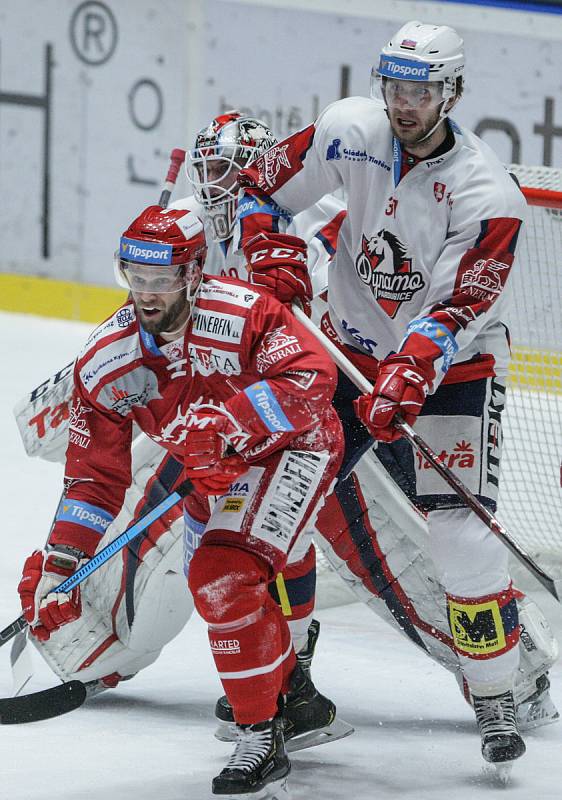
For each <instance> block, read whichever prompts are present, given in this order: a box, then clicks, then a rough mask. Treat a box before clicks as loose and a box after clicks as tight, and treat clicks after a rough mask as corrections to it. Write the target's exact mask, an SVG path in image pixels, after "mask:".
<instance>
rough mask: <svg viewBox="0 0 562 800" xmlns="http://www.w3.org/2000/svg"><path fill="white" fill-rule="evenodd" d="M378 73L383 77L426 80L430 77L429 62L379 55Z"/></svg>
mask: <svg viewBox="0 0 562 800" xmlns="http://www.w3.org/2000/svg"><path fill="white" fill-rule="evenodd" d="M378 73H379V75H383V76H384V77H385V78H400V79H402V80H408V81H428V80H429V79H430V78H429V64H422V63H421V62H420V61H410V59H408V58H397V57H396V56H381V60H380V63H379V69H378Z"/></svg>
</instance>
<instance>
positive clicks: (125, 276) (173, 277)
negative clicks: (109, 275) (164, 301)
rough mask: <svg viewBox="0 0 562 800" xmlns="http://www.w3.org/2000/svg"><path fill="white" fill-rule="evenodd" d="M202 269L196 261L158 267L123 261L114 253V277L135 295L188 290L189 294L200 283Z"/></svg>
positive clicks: (117, 253)
mask: <svg viewBox="0 0 562 800" xmlns="http://www.w3.org/2000/svg"><path fill="white" fill-rule="evenodd" d="M201 275H202V269H201V264H200V262H199V261H198V260H194V261H188V262H187V263H186V264H172V265H170V266H166V267H164V266H160V265H155V264H136V263H133V262H131V261H124V260H123V259H122V258H120V257H119V251H117V252H116V253H115V276H116V278H117V283H118V284H119V285H120V286H123V288H124V289H129V290H130V291H131V292H135V293H136V294H170V293H172V292H179V291H181V290H182V289H186V288H188V289H189V294H192V293H193V290H194V289H196V288H197V286H198V285H199V283H200V281H201Z"/></svg>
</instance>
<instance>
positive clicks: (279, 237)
mask: <svg viewBox="0 0 562 800" xmlns="http://www.w3.org/2000/svg"><path fill="white" fill-rule="evenodd" d="M244 254H245V256H246V259H247V261H248V272H249V273H250V282H251V283H253V284H255V285H256V286H261V287H263V288H264V289H267V290H268V291H270V292H271V293H272V294H273V295H274V296H275V297H276V298H277V299H278V300H279V301H280V302H281V303H291V302H293V300H297V299H298V300H300V301H301V304H302V305H303V306H304V307H305V308H306V307H307V305H308V303H309V301H310V300H312V284H311V283H310V276H309V274H308V267H307V261H306V244H305V242H303V240H302V239H299V238H298V236H289V235H288V234H286V233H269V234H268V235H267V236H266V235H265V234H260V235H259V236H255V237H254V238H253V239H251V240H250V241H249V242H248V244H247V245H246V246H245V247H244Z"/></svg>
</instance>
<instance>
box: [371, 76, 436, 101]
mask: <svg viewBox="0 0 562 800" xmlns="http://www.w3.org/2000/svg"><path fill="white" fill-rule="evenodd" d="M371 97H373V98H374V99H376V100H382V101H383V102H384V103H385V104H386V105H387V106H389V107H390V106H408V107H409V108H415V109H431V108H437V107H438V106H439V105H441V103H442V102H443V100H444V99H445V98H444V96H443V81H407V80H403V79H401V78H387V77H385V76H381V75H379V74H378V73H377V71H376V68H374V67H373V71H372V73H371Z"/></svg>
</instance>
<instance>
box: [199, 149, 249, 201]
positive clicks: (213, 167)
mask: <svg viewBox="0 0 562 800" xmlns="http://www.w3.org/2000/svg"><path fill="white" fill-rule="evenodd" d="M254 149H255V148H248V147H245V148H241V147H239V146H237V145H215V146H213V147H202V148H198V149H196V150H188V152H187V157H186V159H185V169H186V172H187V178H188V180H189V182H190V184H191V186H192V187H193V194H194V195H195V197H196V199H197V200H198V202H199V203H201V205H202V206H204V207H207V208H209V207H211V206H215V205H218V204H219V203H224V202H227V201H228V200H235V199H236V197H237V195H238V184H237V183H236V178H237V176H238V173H239V172H240V170H241V169H242V167H244V166H246V164H247V163H248V161H250V158H251V153H250V155H249V154H248V151H249V150H254Z"/></svg>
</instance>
